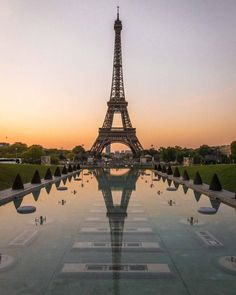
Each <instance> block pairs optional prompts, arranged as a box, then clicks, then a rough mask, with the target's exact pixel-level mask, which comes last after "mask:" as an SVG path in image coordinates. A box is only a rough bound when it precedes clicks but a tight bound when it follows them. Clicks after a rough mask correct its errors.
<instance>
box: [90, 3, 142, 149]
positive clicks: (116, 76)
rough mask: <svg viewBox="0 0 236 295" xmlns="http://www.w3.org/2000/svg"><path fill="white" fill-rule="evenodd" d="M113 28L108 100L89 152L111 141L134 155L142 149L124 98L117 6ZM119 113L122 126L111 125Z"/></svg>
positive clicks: (120, 24) (120, 27)
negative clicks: (128, 149)
mask: <svg viewBox="0 0 236 295" xmlns="http://www.w3.org/2000/svg"><path fill="white" fill-rule="evenodd" d="M114 30H115V49H114V61H113V76H112V85H111V95H110V100H109V101H108V102H107V106H108V109H107V113H106V116H105V120H104V122H103V125H102V128H99V134H98V137H97V139H96V141H95V142H94V144H93V146H92V148H91V150H90V153H91V154H95V155H96V154H101V152H102V150H103V149H104V148H105V147H106V146H108V145H110V144H111V143H116V142H118V143H123V144H125V145H127V146H129V148H130V149H131V151H132V152H133V154H134V155H137V154H138V153H139V152H140V151H142V150H143V148H142V145H141V144H140V142H139V140H138V138H137V136H136V129H135V128H133V127H132V124H131V121H130V117H129V113H128V109H127V106H128V102H127V101H126V100H125V92H124V82H123V71H122V54H121V30H122V23H121V21H120V19H119V7H117V19H116V20H115V24H114ZM116 113H119V114H120V115H121V121H122V125H123V126H122V127H121V128H118V127H112V123H113V118H114V114H116Z"/></svg>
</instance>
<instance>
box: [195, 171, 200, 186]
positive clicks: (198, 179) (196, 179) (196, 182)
mask: <svg viewBox="0 0 236 295" xmlns="http://www.w3.org/2000/svg"><path fill="white" fill-rule="evenodd" d="M193 183H194V184H202V178H201V176H200V174H199V172H198V171H197V172H196V174H195V177H194V180H193Z"/></svg>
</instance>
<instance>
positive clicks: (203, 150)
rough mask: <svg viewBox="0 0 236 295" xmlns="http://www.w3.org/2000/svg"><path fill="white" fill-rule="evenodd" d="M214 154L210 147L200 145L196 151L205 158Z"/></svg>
mask: <svg viewBox="0 0 236 295" xmlns="http://www.w3.org/2000/svg"><path fill="white" fill-rule="evenodd" d="M214 152H215V149H213V148H211V147H210V146H208V145H206V144H204V145H201V146H200V148H199V149H198V153H199V155H200V156H202V157H205V156H208V155H213V154H214Z"/></svg>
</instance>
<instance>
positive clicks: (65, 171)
mask: <svg viewBox="0 0 236 295" xmlns="http://www.w3.org/2000/svg"><path fill="white" fill-rule="evenodd" d="M61 174H67V169H66V166H64V167H63V168H62V171H61Z"/></svg>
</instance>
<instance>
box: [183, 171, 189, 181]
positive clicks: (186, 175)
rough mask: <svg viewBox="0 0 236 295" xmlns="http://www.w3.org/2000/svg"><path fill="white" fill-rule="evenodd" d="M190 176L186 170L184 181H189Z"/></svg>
mask: <svg viewBox="0 0 236 295" xmlns="http://www.w3.org/2000/svg"><path fill="white" fill-rule="evenodd" d="M189 179H190V178H189V176H188V172H187V171H186V170H184V174H183V180H189Z"/></svg>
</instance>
